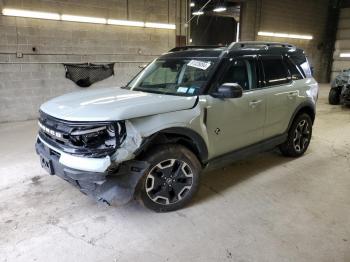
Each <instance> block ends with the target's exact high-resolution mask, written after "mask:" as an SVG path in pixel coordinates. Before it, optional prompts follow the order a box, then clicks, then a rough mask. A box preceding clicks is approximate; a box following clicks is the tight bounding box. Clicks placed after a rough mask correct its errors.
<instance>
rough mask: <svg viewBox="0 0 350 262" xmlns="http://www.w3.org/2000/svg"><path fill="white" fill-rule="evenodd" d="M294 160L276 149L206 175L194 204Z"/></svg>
mask: <svg viewBox="0 0 350 262" xmlns="http://www.w3.org/2000/svg"><path fill="white" fill-rule="evenodd" d="M293 160H295V159H294V158H288V157H284V156H282V155H281V153H280V152H279V151H278V150H277V149H275V150H273V151H270V152H266V153H262V154H259V155H256V156H252V157H251V158H248V159H245V160H240V161H237V162H234V163H233V164H231V165H229V166H227V167H224V168H221V169H217V170H214V171H210V172H208V173H204V174H203V176H202V179H201V186H200V190H199V193H198V195H197V196H196V198H195V200H194V201H193V202H192V204H193V205H196V204H197V203H198V202H202V201H205V200H206V199H208V198H210V197H213V196H214V195H215V194H222V193H223V192H224V191H225V190H227V189H229V188H232V187H234V186H235V185H238V184H239V183H241V182H243V181H245V180H247V179H249V178H251V177H253V176H255V175H259V174H260V173H262V172H264V171H266V170H268V169H271V168H274V167H278V166H281V165H284V164H286V163H288V162H291V161H293ZM206 189H208V190H206Z"/></svg>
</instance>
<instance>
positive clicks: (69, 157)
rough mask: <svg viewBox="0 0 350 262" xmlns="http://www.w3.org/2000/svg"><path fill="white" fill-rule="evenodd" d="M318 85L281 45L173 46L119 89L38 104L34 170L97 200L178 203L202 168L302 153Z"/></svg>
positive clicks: (301, 57)
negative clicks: (274, 153) (272, 153)
mask: <svg viewBox="0 0 350 262" xmlns="http://www.w3.org/2000/svg"><path fill="white" fill-rule="evenodd" d="M317 96H318V84H317V82H316V81H315V80H314V79H313V77H312V75H311V71H310V67H309V63H308V61H307V58H306V56H305V54H304V52H303V51H302V50H301V49H298V48H296V47H295V46H292V45H289V44H282V43H265V42H238V43H233V44H231V45H230V46H228V47H210V48H208V47H200V46H187V47H181V48H175V49H173V50H171V51H169V52H168V53H166V54H164V55H162V56H161V57H159V58H157V59H156V60H154V61H153V62H152V63H150V64H149V65H148V66H147V67H146V68H145V69H144V70H142V71H141V72H140V73H139V74H138V75H137V76H135V78H134V79H132V80H131V81H130V83H129V84H128V85H126V86H124V87H111V88H107V89H97V90H89V91H83V92H78V93H72V94H66V95H63V96H61V97H58V98H55V99H52V100H51V101H48V102H46V103H45V104H43V105H42V106H41V108H40V117H39V127H40V130H39V134H38V137H37V143H36V151H37V153H38V154H39V155H40V161H41V165H42V166H43V168H45V169H46V170H47V171H48V173H49V174H51V175H57V176H60V177H61V178H63V179H65V180H67V181H68V182H70V183H71V184H73V185H75V186H76V187H78V188H79V189H80V190H81V191H82V192H83V193H85V194H88V195H90V196H92V197H94V198H95V199H97V200H98V201H102V202H105V203H108V204H114V203H116V204H123V203H126V202H128V201H130V200H131V199H132V198H134V197H135V198H137V199H140V200H141V202H142V203H143V204H144V205H145V206H146V207H148V208H150V209H153V210H155V211H158V212H164V211H172V210H176V209H179V208H181V207H183V206H184V205H185V204H187V203H188V202H189V201H190V200H191V199H192V197H193V196H194V194H195V193H196V191H197V190H198V186H199V180H200V174H201V173H202V171H203V170H208V169H212V168H217V167H219V166H223V165H226V164H228V163H230V162H232V161H234V160H237V159H240V158H244V157H246V156H248V155H249V154H252V153H257V152H261V151H265V150H269V149H272V148H274V147H277V146H278V147H279V148H280V150H281V152H282V154H283V155H285V156H290V157H299V156H301V155H303V154H304V152H305V151H306V150H307V148H308V146H309V143H310V140H311V133H312V125H313V122H314V119H315V105H316V100H317Z"/></svg>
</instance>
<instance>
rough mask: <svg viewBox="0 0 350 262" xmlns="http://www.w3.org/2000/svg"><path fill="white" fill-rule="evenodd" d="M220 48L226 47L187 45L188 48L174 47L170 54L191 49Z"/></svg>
mask: <svg viewBox="0 0 350 262" xmlns="http://www.w3.org/2000/svg"><path fill="white" fill-rule="evenodd" d="M219 47H225V46H219V45H187V46H178V47H174V48H173V49H170V50H169V52H177V51H185V50H190V49H206V48H219Z"/></svg>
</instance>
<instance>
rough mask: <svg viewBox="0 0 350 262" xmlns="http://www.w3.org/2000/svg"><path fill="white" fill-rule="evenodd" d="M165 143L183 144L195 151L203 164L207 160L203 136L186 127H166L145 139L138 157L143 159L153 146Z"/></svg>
mask: <svg viewBox="0 0 350 262" xmlns="http://www.w3.org/2000/svg"><path fill="white" fill-rule="evenodd" d="M164 144H174V145H175V144H176V145H182V146H184V147H186V148H187V149H189V150H190V151H191V152H192V153H194V154H195V155H196V156H197V158H198V160H199V161H200V162H201V164H202V165H203V166H204V165H205V163H206V162H207V159H208V150H207V147H206V145H205V142H204V140H203V138H201V137H200V135H199V134H197V133H196V132H194V131H192V130H189V129H186V128H174V129H166V130H162V131H159V132H157V133H155V134H154V135H152V136H150V137H149V138H147V139H146V140H145V142H144V144H143V145H142V146H141V149H140V150H139V152H137V155H136V158H137V159H143V158H144V157H145V155H146V154H147V153H148V152H149V151H150V150H151V149H152V148H154V147H156V146H158V145H164Z"/></svg>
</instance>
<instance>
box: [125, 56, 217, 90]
mask: <svg viewBox="0 0 350 262" xmlns="http://www.w3.org/2000/svg"><path fill="white" fill-rule="evenodd" d="M214 62H215V60H214V59H200V58H198V59H190V58H189V59H164V60H162V59H159V60H155V61H153V62H152V63H151V64H150V65H148V66H147V67H146V68H145V69H144V70H143V71H142V72H141V73H140V74H138V75H137V76H136V77H135V78H134V79H133V80H132V81H131V82H130V83H129V84H128V86H127V87H126V88H129V89H131V90H137V91H144V92H150V93H159V94H169V95H180V96H195V95H198V94H199V92H200V90H201V88H202V87H203V86H204V85H205V83H206V82H207V80H208V77H209V73H210V72H211V71H212V69H213V68H214V66H213V65H214Z"/></svg>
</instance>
